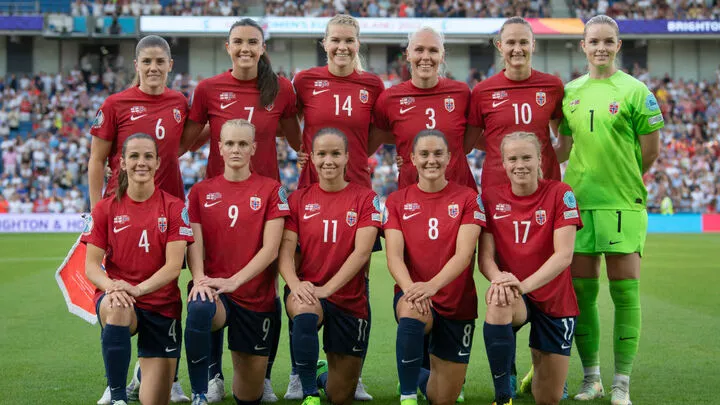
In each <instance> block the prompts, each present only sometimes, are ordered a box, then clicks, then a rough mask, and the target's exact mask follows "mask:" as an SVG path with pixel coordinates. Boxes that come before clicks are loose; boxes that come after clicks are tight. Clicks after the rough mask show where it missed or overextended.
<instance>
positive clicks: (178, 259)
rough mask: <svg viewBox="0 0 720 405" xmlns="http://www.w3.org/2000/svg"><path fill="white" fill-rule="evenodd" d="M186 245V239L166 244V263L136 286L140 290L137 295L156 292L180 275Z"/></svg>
mask: <svg viewBox="0 0 720 405" xmlns="http://www.w3.org/2000/svg"><path fill="white" fill-rule="evenodd" d="M186 246H187V242H185V241H184V240H176V241H172V242H168V244H167V246H165V264H164V265H163V266H162V267H161V268H160V270H158V271H156V272H155V273H154V274H153V275H152V276H150V278H148V279H147V280H145V281H143V282H142V283H140V284H138V285H137V286H136V287H137V288H138V289H139V291H140V292H139V294H138V295H137V296H141V295H146V294H150V293H152V292H155V291H157V290H159V289H161V288H162V287H165V286H166V285H167V284H168V283H170V282H172V281H174V280H177V278H178V277H180V270H181V267H182V262H183V257H184V256H185V247H186Z"/></svg>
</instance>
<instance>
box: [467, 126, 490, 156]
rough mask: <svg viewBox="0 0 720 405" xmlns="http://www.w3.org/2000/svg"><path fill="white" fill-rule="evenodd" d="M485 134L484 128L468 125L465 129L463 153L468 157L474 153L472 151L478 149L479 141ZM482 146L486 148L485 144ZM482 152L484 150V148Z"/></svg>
mask: <svg viewBox="0 0 720 405" xmlns="http://www.w3.org/2000/svg"><path fill="white" fill-rule="evenodd" d="M483 132H485V130H484V129H483V128H480V127H474V126H472V125H468V126H467V128H465V137H464V139H463V152H465V154H466V155H467V154H468V153H470V152H472V150H473V149H475V148H476V147H477V145H478V141H480V140H481V139H482V134H483ZM482 146H483V147H484V146H485V145H484V142H483V144H482ZM478 149H481V148H478ZM481 150H484V148H482V149H481Z"/></svg>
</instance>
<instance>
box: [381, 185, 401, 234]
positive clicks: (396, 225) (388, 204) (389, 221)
mask: <svg viewBox="0 0 720 405" xmlns="http://www.w3.org/2000/svg"><path fill="white" fill-rule="evenodd" d="M397 198H398V195H397V194H395V193H393V194H390V196H388V198H387V200H386V201H385V209H384V210H383V214H382V226H383V229H397V230H398V231H402V226H401V225H400V216H399V214H398V207H397V205H398V202H397Z"/></svg>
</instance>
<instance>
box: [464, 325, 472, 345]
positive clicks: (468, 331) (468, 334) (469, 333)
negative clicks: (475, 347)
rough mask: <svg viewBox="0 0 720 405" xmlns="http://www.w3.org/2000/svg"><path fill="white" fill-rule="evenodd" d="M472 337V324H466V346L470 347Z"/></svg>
mask: <svg viewBox="0 0 720 405" xmlns="http://www.w3.org/2000/svg"><path fill="white" fill-rule="evenodd" d="M471 339H472V325H470V324H468V325H465V328H463V338H462V344H463V346H464V347H470V340H471Z"/></svg>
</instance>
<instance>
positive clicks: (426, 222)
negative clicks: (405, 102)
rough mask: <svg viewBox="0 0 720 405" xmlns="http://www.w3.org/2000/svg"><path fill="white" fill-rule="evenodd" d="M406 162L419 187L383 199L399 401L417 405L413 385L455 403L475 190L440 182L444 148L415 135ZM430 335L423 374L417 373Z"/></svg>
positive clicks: (433, 134)
mask: <svg viewBox="0 0 720 405" xmlns="http://www.w3.org/2000/svg"><path fill="white" fill-rule="evenodd" d="M410 157H411V161H412V163H413V165H414V166H415V167H416V168H417V171H418V175H419V182H418V184H417V185H412V186H409V187H407V188H404V189H402V190H399V191H396V192H394V193H392V194H390V196H389V197H388V199H387V202H386V212H385V215H384V218H383V221H384V222H385V224H384V226H383V227H384V230H385V240H386V241H387V260H388V268H389V269H390V273H391V274H392V276H393V278H394V279H395V282H396V286H395V300H394V304H395V316H396V318H397V320H398V330H397V341H396V356H397V368H398V376H399V379H400V394H401V397H400V402H401V403H402V404H403V405H411V404H417V389H418V385H419V386H420V389H421V390H422V391H423V393H425V394H426V396H427V398H428V400H429V401H430V402H432V403H433V404H444V405H448V404H454V403H455V400H456V399H457V398H458V395H459V394H460V391H461V389H462V386H463V383H464V381H465V374H466V372H467V365H468V362H469V361H470V351H471V348H472V338H473V333H474V331H475V318H477V294H476V292H475V284H474V282H473V276H472V257H473V254H474V250H475V241H476V240H477V238H478V237H479V236H480V231H481V226H484V225H485V214H484V213H483V212H482V210H481V209H480V207H479V205H478V201H479V200H478V199H479V197H478V195H477V192H475V191H473V190H471V189H469V188H467V187H465V186H463V185H458V184H456V183H453V182H449V181H448V180H447V179H446V177H445V172H446V169H447V166H448V164H449V162H450V160H451V156H450V152H449V150H448V142H447V140H446V139H445V136H444V135H443V134H442V133H441V132H439V131H437V130H430V129H426V130H423V131H421V132H420V133H418V134H417V136H416V137H415V140H414V141H413V149H412V154H411V156H410ZM425 334H430V365H431V367H430V372H428V371H427V370H426V369H425V370H424V373H422V374H421V364H422V359H423V336H424V335H425Z"/></svg>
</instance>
